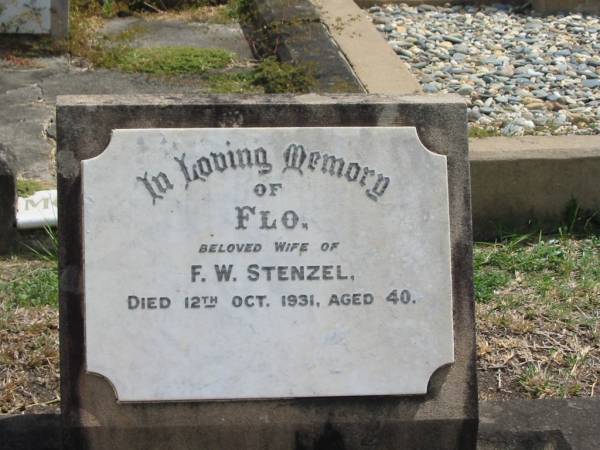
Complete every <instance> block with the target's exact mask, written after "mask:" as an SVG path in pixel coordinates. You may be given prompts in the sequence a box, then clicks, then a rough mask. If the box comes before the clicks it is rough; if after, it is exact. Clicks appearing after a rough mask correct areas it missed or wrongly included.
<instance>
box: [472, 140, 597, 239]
mask: <svg viewBox="0 0 600 450" xmlns="http://www.w3.org/2000/svg"><path fill="white" fill-rule="evenodd" d="M469 147H470V162H471V191H472V205H473V208H472V209H473V228H474V237H475V239H476V240H489V239H494V238H495V237H497V236H498V234H499V232H500V231H501V230H502V229H504V230H507V231H510V232H511V233H516V232H523V233H525V232H531V231H536V230H540V229H541V230H544V231H548V232H556V230H557V227H558V226H560V225H564V224H568V223H569V221H570V220H571V219H572V218H570V217H565V213H566V211H567V209H568V208H567V207H568V205H569V203H571V204H573V205H574V204H576V205H577V207H578V208H579V210H580V211H581V212H585V211H588V212H589V213H590V214H588V215H590V216H591V215H592V214H593V213H594V212H597V211H600V189H598V179H599V177H600V136H527V137H510V138H508V137H494V138H485V139H471V140H469Z"/></svg>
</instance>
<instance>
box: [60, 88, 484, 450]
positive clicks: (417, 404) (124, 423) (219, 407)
mask: <svg viewBox="0 0 600 450" xmlns="http://www.w3.org/2000/svg"><path fill="white" fill-rule="evenodd" d="M465 117H466V111H465V107H464V104H462V102H460V101H459V100H457V99H455V98H437V99H427V98H423V97H382V96H319V95H315V94H310V95H304V96H263V97H246V96H242V97H240V96H206V97H189V96H187V97H186V96H172V95H171V96H158V97H146V96H137V97H123V98H119V97H113V96H110V97H102V96H93V97H64V98H61V99H60V100H59V103H58V110H57V132H58V142H59V154H58V163H59V171H58V177H59V178H58V182H59V223H60V224H61V226H60V230H59V236H60V242H61V243H62V244H61V245H62V248H61V251H60V254H61V261H60V279H61V286H60V305H61V311H60V312H61V314H60V330H61V407H62V412H63V424H64V425H65V426H66V429H65V431H66V433H65V448H81V447H82V446H85V447H86V448H108V447H112V448H118V447H124V446H127V447H128V448H140V449H142V448H144V449H151V448H167V447H168V448H187V447H189V443H190V442H194V445H195V446H202V447H206V448H221V449H234V448H235V449H238V448H265V447H271V448H281V449H286V448H290V449H291V448H296V449H298V448H320V449H331V448H360V447H361V446H364V445H367V444H368V445H370V446H372V447H374V448H381V449H385V448H397V447H398V446H405V447H407V448H414V449H418V448H423V449H425V448H427V449H432V448H460V449H471V448H474V446H475V440H476V433H477V417H478V414H477V386H476V384H477V383H476V378H475V341H474V311H473V297H472V295H473V293H472V292H473V291H472V257H471V252H472V248H471V246H472V243H471V242H472V236H471V220H470V209H469V206H470V200H469V199H470V193H469V185H470V183H469V181H468V180H469V167H468V161H467V136H466V122H465ZM291 125H296V126H298V125H302V126H414V127H416V128H417V131H418V133H419V137H420V139H421V141H422V142H423V144H424V145H425V146H426V147H427V148H429V149H430V150H432V151H434V152H437V153H440V154H444V155H446V156H447V169H448V176H449V186H448V187H449V201H450V209H451V211H452V214H451V215H450V228H451V233H450V235H451V248H452V251H451V258H452V259H451V260H452V276H453V282H452V283H453V284H452V291H453V299H454V303H453V317H454V333H455V363H454V364H452V365H449V366H445V367H443V368H442V369H440V370H438V371H437V372H436V373H435V374H434V376H433V377H432V378H431V380H430V384H429V388H428V393H427V394H426V395H424V396H410V397H406V396H404V397H397V396H384V397H341V398H330V399H319V398H302V399H293V400H283V399H281V400H265V401H259V402H248V401H230V402H209V403H192V402H185V403H161V404H154V405H153V404H145V405H130V404H123V403H121V404H118V403H116V402H115V397H114V390H113V388H112V387H111V386H110V385H109V384H108V383H106V381H105V380H103V379H102V378H100V377H97V376H93V375H89V374H86V373H85V370H84V369H85V358H84V355H85V348H84V340H83V324H84V322H83V314H84V311H83V309H82V305H83V297H82V295H83V294H82V292H83V286H82V270H83V266H82V256H83V254H82V250H83V249H82V235H81V232H82V229H81V226H80V212H81V176H80V164H79V162H80V161H81V160H84V159H88V158H91V157H94V156H97V155H98V154H100V153H101V152H102V151H103V150H104V148H105V147H106V145H107V144H108V142H109V140H110V132H111V130H112V129H115V128H124V129H126V128H155V127H159V126H160V127H166V128H173V127H189V128H197V127H200V128H202V127H219V126H245V127H264V126H291ZM72 130H76V132H73V131H72ZM132 445H133V446H134V447H132Z"/></svg>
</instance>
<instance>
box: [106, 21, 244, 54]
mask: <svg viewBox="0 0 600 450" xmlns="http://www.w3.org/2000/svg"><path fill="white" fill-rule="evenodd" d="M127 30H133V31H134V36H133V38H132V40H131V41H128V42H127V45H129V46H131V47H141V48H156V47H194V48H220V49H223V50H228V51H230V52H233V53H235V54H236V55H237V59H238V61H239V62H241V63H243V62H244V61H247V60H251V59H253V55H252V50H251V49H250V46H249V45H248V41H246V38H245V37H244V33H243V32H242V29H241V27H240V26H239V24H237V23H232V24H226V25H222V24H209V23H201V22H184V21H177V20H168V21H167V20H144V19H143V18H140V17H128V18H116V19H112V20H109V21H108V22H107V23H106V24H105V26H104V27H103V28H102V30H101V31H100V32H101V33H102V34H105V35H108V36H111V35H113V36H114V35H116V34H119V33H122V32H124V31H127Z"/></svg>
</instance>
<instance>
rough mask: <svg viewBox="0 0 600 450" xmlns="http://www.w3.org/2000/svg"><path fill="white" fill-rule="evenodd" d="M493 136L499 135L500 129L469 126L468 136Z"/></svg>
mask: <svg viewBox="0 0 600 450" xmlns="http://www.w3.org/2000/svg"><path fill="white" fill-rule="evenodd" d="M494 136H500V131H499V130H498V129H496V128H481V127H475V126H471V127H469V137H470V138H487V137H494Z"/></svg>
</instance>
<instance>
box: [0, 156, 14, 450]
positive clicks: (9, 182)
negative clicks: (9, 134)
mask: <svg viewBox="0 0 600 450" xmlns="http://www.w3.org/2000/svg"><path fill="white" fill-rule="evenodd" d="M14 164H15V158H14V156H13V155H12V153H11V152H10V151H9V150H8V149H7V148H6V147H4V146H3V145H2V144H0V254H4V253H8V252H9V251H10V250H11V249H12V248H13V247H14V244H15V238H16V233H17V229H16V217H17V216H16V214H17V211H16V205H17V183H16V178H15V173H14V169H13V166H14ZM0 442H1V441H0Z"/></svg>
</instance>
